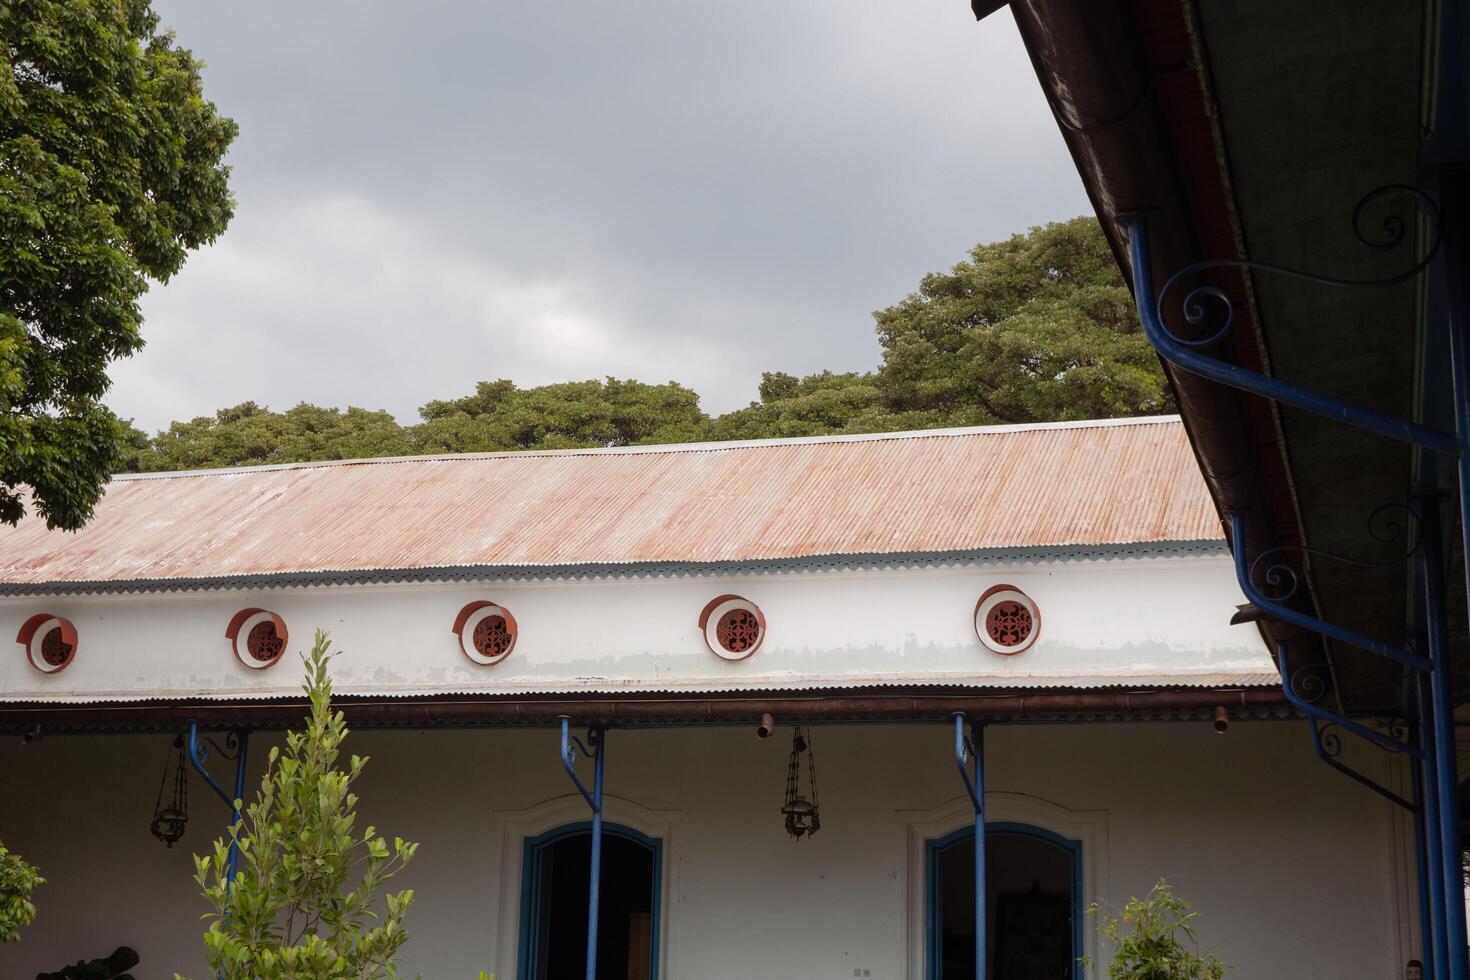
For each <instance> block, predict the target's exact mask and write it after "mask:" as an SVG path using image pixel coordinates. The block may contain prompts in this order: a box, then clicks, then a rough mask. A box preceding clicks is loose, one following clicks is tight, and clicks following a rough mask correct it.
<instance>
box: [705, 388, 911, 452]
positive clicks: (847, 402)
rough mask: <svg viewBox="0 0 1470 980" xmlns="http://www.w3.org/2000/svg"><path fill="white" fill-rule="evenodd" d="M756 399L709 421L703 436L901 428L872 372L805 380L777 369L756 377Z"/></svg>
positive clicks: (770, 435)
mask: <svg viewBox="0 0 1470 980" xmlns="http://www.w3.org/2000/svg"><path fill="white" fill-rule="evenodd" d="M760 396H761V397H760V401H757V402H751V403H750V405H749V406H747V407H745V408H740V409H736V410H735V411H733V412H727V413H725V414H724V415H721V416H719V417H718V418H715V419H713V420H711V422H710V424H709V425H708V426H707V427H706V429H705V438H707V439H715V440H719V439H771V438H778V437H785V436H821V435H830V434H832V433H838V432H883V431H889V430H893V429H897V428H902V420H901V417H899V416H895V415H893V413H891V412H889V411H888V409H887V407H886V406H885V405H884V404H883V398H882V393H881V392H880V391H879V390H878V385H877V383H876V381H875V379H874V377H873V375H872V374H856V373H852V374H833V373H832V372H831V371H823V372H821V373H820V374H809V375H807V376H806V377H804V378H797V377H793V376H792V375H790V374H786V373H784V372H781V371H767V372H766V373H765V374H763V375H761V384H760Z"/></svg>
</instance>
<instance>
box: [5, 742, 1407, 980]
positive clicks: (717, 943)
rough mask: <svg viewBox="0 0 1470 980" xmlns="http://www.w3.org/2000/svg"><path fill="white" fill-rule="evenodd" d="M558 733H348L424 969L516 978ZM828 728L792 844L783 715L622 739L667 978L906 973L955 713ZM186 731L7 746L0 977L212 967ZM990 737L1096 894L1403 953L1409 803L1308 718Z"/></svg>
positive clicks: (1282, 962) (1301, 952) (1015, 789)
mask: <svg viewBox="0 0 1470 980" xmlns="http://www.w3.org/2000/svg"><path fill="white" fill-rule="evenodd" d="M556 738H557V737H556V734H555V733H554V732H552V731H551V730H549V729H542V730H528V731H437V732H426V733H420V732H392V733H388V732H384V733H373V732H360V733H354V734H353V735H352V736H351V738H350V740H349V747H350V748H351V749H352V750H353V751H356V752H360V753H366V754H369V755H371V757H372V761H371V762H370V764H369V767H368V771H367V774H366V776H365V777H364V778H363V780H362V781H361V783H360V784H359V786H360V790H361V793H362V797H363V803H362V805H361V813H362V818H363V820H364V821H369V822H372V823H374V824H376V825H377V826H378V827H379V828H380V829H381V830H382V831H383V832H385V833H387V834H389V835H393V834H400V835H403V836H405V837H407V838H409V839H412V840H418V841H421V842H422V847H421V849H420V852H419V857H418V859H417V860H416V861H415V863H414V864H413V865H412V866H411V867H410V869H409V871H408V872H407V874H406V875H405V876H404V878H403V883H404V884H406V885H411V886H412V887H414V888H415V889H416V890H417V892H418V901H417V903H416V905H415V907H414V910H413V913H412V915H411V917H410V920H409V930H410V933H411V935H412V938H411V940H410V942H409V944H408V946H407V953H406V955H405V956H404V958H403V965H404V966H405V967H406V975H409V976H412V975H413V973H414V972H415V971H422V972H423V974H424V975H425V977H427V978H430V980H441V978H442V980H452V978H473V977H474V976H476V973H477V971H478V970H480V969H494V970H498V971H499V972H500V977H501V980H510V978H512V977H513V976H514V972H513V970H512V969H511V964H509V963H508V962H506V961H505V960H504V959H503V957H505V956H508V955H509V950H508V944H507V943H505V942H503V941H502V940H501V939H500V937H499V935H498V931H497V930H498V925H497V916H496V908H497V905H496V896H497V894H499V893H501V892H503V893H505V894H506V895H509V896H512V898H513V896H514V888H515V884H514V883H513V882H507V881H503V880H498V879H499V876H500V875H501V868H502V867H503V865H504V861H503V857H504V855H503V854H502V853H501V850H502V845H501V842H500V835H498V834H497V833H495V832H494V828H496V827H499V826H503V825H504V822H505V817H506V814H508V813H509V812H511V811H525V810H527V809H531V808H535V807H537V806H538V805H539V804H543V803H545V802H546V801H548V800H553V799H555V798H557V797H562V796H565V795H566V794H567V792H568V790H569V785H568V783H567V781H566V778H565V776H564V775H563V773H562V772H561V770H560V768H559V767H558V764H557V758H556ZM264 741H265V740H264V739H258V740H257V744H256V745H255V746H253V748H254V749H255V755H254V758H255V759H256V760H257V761H259V760H262V759H263V757H264V754H265V753H264V748H265V745H264V744H263V743H264ZM814 743H815V751H816V759H817V771H818V778H819V780H820V788H821V802H822V817H823V827H822V831H821V833H820V834H818V835H817V836H816V837H815V838H813V839H811V840H809V841H801V842H795V841H791V840H789V839H788V838H787V837H786V836H785V834H784V832H783V830H782V827H781V820H780V814H779V812H778V808H779V805H780V799H781V795H782V791H783V787H784V779H785V761H786V755H787V753H788V751H789V748H790V730H789V729H787V728H782V729H779V730H778V735H777V737H775V738H772V739H770V740H768V741H759V740H757V739H756V738H755V737H754V735H753V733H752V732H751V731H749V730H747V729H744V728H740V729H736V728H703V729H677V730H675V729H660V730H642V731H631V732H624V731H614V732H612V733H611V735H610V737H609V747H608V763H607V765H608V769H607V790H608V793H609V794H610V795H615V796H617V797H619V798H621V799H623V800H627V801H630V805H631V806H632V807H635V808H646V809H648V810H652V811H658V812H659V813H660V815H661V816H660V819H664V820H671V821H673V824H674V825H676V826H677V845H676V851H677V855H676V857H675V862H676V864H675V866H674V867H673V868H671V879H670V889H671V892H670V893H667V894H666V895H665V904H664V908H665V910H666V914H667V915H668V916H669V917H670V918H669V919H667V920H666V922H665V928H666V930H667V937H668V940H669V944H670V945H669V949H668V954H667V959H666V960H665V961H664V964H663V972H662V974H661V975H662V976H663V977H665V978H689V980H694V978H697V980H723V978H769V980H788V978H847V977H851V976H853V975H854V974H853V971H854V970H855V969H857V970H871V971H872V976H873V977H874V978H880V980H882V978H887V980H899V978H905V977H907V976H908V975H909V974H908V972H907V970H908V966H907V953H906V951H907V945H906V943H907V936H906V932H905V930H906V923H907V921H908V914H907V910H906V908H905V894H906V882H905V880H904V879H905V873H906V859H905V842H904V834H905V823H904V820H905V817H904V815H905V814H906V813H910V812H912V811H934V810H938V809H942V808H944V807H946V806H948V805H950V804H952V803H953V802H954V801H955V800H956V798H957V797H958V796H959V795H960V792H961V790H960V786H959V783H958V776H957V774H956V773H955V769H954V761H953V755H952V752H953V734H952V730H951V729H950V728H949V727H948V726H944V725H927V726H921V725H896V724H895V725H867V726H826V727H820V728H818V729H817V730H816V733H815V738H814ZM167 746H168V738H167V737H165V736H161V735H158V736H147V737H140V736H50V737H47V738H44V739H42V740H41V741H40V742H37V743H35V744H31V745H23V744H21V743H20V742H19V741H18V740H13V739H12V740H6V741H5V742H4V743H0V787H3V791H0V839H3V840H4V841H5V843H6V844H7V845H9V846H12V847H13V848H14V849H16V850H17V851H19V852H21V853H23V854H25V855H26V856H27V857H29V858H31V859H32V860H34V861H35V862H36V863H37V864H38V865H39V866H40V868H41V869H42V871H43V872H44V873H45V874H46V876H47V877H48V878H49V879H50V882H49V883H48V884H47V885H45V886H44V887H43V888H42V889H41V890H40V891H39V892H38V894H37V896H36V898H37V905H38V906H39V909H40V918H39V920H38V922H37V923H36V925H35V926H33V927H32V929H31V930H30V931H29V933H28V935H27V936H26V938H25V939H24V940H23V941H22V942H21V943H20V944H19V945H17V946H13V947H3V948H0V977H4V978H7V980H10V978H29V977H31V976H33V975H34V974H35V972H36V971H38V970H40V969H43V968H49V969H55V968H57V967H59V966H61V965H62V964H63V963H65V962H67V961H71V960H75V959H77V958H79V957H82V956H95V955H100V954H103V953H106V952H108V951H110V950H111V949H112V948H113V946H115V945H117V944H119V943H128V944H132V945H134V946H135V947H136V948H137V949H138V950H139V952H140V953H141V954H142V956H143V963H142V966H141V968H140V970H139V971H138V972H137V976H139V977H140V978H141V980H157V978H166V977H169V976H171V975H172V972H173V971H175V970H179V971H182V972H184V973H185V974H186V975H189V976H192V977H194V978H195V980H203V978H204V977H205V976H206V974H205V971H204V970H203V968H202V958H201V956H200V953H199V950H200V944H199V932H200V929H201V925H200V923H199V921H198V915H199V914H200V913H201V912H202V911H203V904H202V903H201V901H200V900H199V899H198V898H197V896H196V895H195V890H194V886H193V883H192V882H191V881H190V874H191V867H190V860H189V852H190V851H191V850H203V849H204V848H205V847H206V846H207V842H208V839H209V838H210V836H211V834H212V832H214V831H215V830H216V828H217V826H218V825H219V824H220V823H221V822H222V819H223V817H224V810H223V807H222V806H221V805H220V804H218V802H217V801H215V800H214V799H213V798H211V797H210V796H209V795H208V794H207V791H206V790H205V788H204V787H203V786H202V785H201V784H200V783H199V781H198V780H197V779H196V780H194V782H193V784H192V786H191V816H192V821H191V825H190V828H189V833H188V835H187V836H186V837H185V838H184V841H183V842H182V843H181V844H180V845H179V846H178V847H176V848H175V849H174V850H172V851H168V850H165V849H164V847H163V846H162V845H161V844H159V843H157V842H156V841H155V840H153V839H152V838H151V837H150V836H149V835H148V822H149V817H150V814H151V810H152V806H153V800H154V794H155V791H156V788H157V784H158V777H159V774H160V771H161V769H162V766H163V764H164V756H165V753H166V750H167ZM987 755H988V771H989V785H990V789H991V790H993V791H995V792H996V793H1002V794H1006V795H1007V796H1008V797H1015V798H1019V797H1021V796H1024V797H1032V798H1036V799H1038V800H1040V801H1043V802H1042V803H1041V804H1039V806H1040V807H1041V809H1046V808H1048V807H1062V808H1066V809H1069V810H1074V811H1088V812H1090V813H1093V814H1097V813H1101V814H1102V815H1103V816H1104V818H1105V828H1106V829H1105V833H1104V834H1103V835H1102V846H1103V847H1105V868H1104V870H1105V874H1104V875H1103V876H1102V877H1105V878H1106V880H1107V882H1108V886H1107V887H1108V891H1107V893H1106V894H1103V895H1101V896H1096V897H1101V898H1102V899H1104V900H1105V901H1109V902H1113V903H1121V902H1122V901H1124V900H1126V898H1127V897H1128V896H1129V895H1132V894H1140V893H1142V892H1144V891H1146V890H1147V889H1148V888H1149V886H1150V884H1151V883H1152V882H1153V881H1154V880H1155V879H1156V878H1158V877H1159V876H1161V875H1167V876H1168V877H1169V878H1170V880H1171V881H1172V882H1173V883H1174V885H1175V887H1176V888H1177V889H1178V891H1179V892H1180V893H1181V894H1182V895H1184V896H1186V897H1188V898H1189V899H1191V900H1192V901H1193V902H1194V903H1195V905H1196V908H1197V909H1198V910H1199V911H1200V912H1201V913H1203V915H1204V918H1203V919H1202V920H1201V921H1200V935H1201V938H1202V939H1203V941H1204V944H1205V945H1206V946H1207V947H1209V948H1211V949H1213V950H1215V951H1216V952H1217V953H1218V954H1219V955H1221V956H1222V957H1223V958H1224V959H1225V960H1226V961H1227V962H1228V963H1229V964H1230V966H1231V967H1232V968H1233V969H1232V976H1236V977H1242V978H1247V977H1248V978H1252V980H1273V978H1280V980H1288V978H1289V980H1302V978H1312V977H1322V978H1329V977H1330V978H1343V977H1353V978H1383V980H1390V978H1397V977H1399V976H1400V975H1401V964H1402V961H1403V958H1404V957H1405V956H1406V955H1408V953H1407V951H1401V950H1400V949H1398V948H1397V945H1396V943H1397V940H1396V930H1395V926H1394V921H1395V918H1396V915H1397V911H1396V910H1395V908H1394V907H1393V904H1392V901H1391V897H1390V896H1391V895H1392V885H1391V879H1392V877H1393V873H1394V870H1395V869H1394V866H1393V865H1394V862H1395V860H1396V859H1395V857H1394V853H1395V852H1394V850H1393V847H1392V844H1391V840H1392V834H1391V831H1390V817H1389V814H1388V806H1387V804H1385V803H1383V802H1381V801H1380V800H1379V799H1378V798H1377V797H1375V796H1373V795H1371V794H1369V793H1367V792H1366V791H1364V790H1362V789H1360V788H1359V787H1357V786H1356V785H1354V784H1352V783H1350V782H1349V781H1348V780H1346V779H1344V778H1343V777H1341V776H1339V775H1337V774H1336V773H1334V772H1332V771H1330V770H1329V769H1327V768H1326V767H1325V766H1323V765H1321V764H1320V763H1319V762H1317V761H1316V760H1315V759H1314V758H1313V756H1312V754H1311V750H1310V747H1309V744H1308V740H1307V736H1306V732H1305V730H1304V727H1303V725H1302V724H1301V723H1294V722H1254V723H1252V722H1237V723H1236V724H1235V725H1234V726H1233V728H1232V730H1231V731H1230V733H1229V734H1228V735H1225V736H1223V737H1222V736H1217V735H1215V734H1214V733H1213V732H1212V731H1211V729H1210V726H1209V725H1208V724H1206V723H1159V724H1127V725H1124V724H1110V725H1081V724H1079V725H1057V726H1032V727H1019V726H1018V727H996V728H992V729H991V731H990V732H989V734H988V737H987ZM1355 761H1356V762H1357V763H1358V764H1360V765H1364V766H1368V767H1370V768H1372V767H1373V766H1375V765H1379V764H1380V763H1378V762H1377V757H1375V756H1372V755H1366V756H1364V757H1363V758H1359V759H1356V760H1355ZM951 812H952V813H956V814H958V813H960V812H962V811H961V810H960V809H953V808H952V810H951ZM1091 897H1094V896H1089V898H1091ZM1096 975H1097V974H1096V973H1093V974H1092V976H1096Z"/></svg>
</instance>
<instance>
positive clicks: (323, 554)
mask: <svg viewBox="0 0 1470 980" xmlns="http://www.w3.org/2000/svg"><path fill="white" fill-rule="evenodd" d="M1219 537H1220V528H1219V524H1218V520H1217V518H1216V514H1215V509H1214V506H1213V505H1212V503H1211V501H1210V498H1209V496H1208V494H1207V493H1206V490H1205V486H1204V483H1203V481H1202V479H1201V478H1200V475H1199V472H1198V470H1197V469H1196V464H1195V460H1194V456H1193V455H1192V453H1191V452H1190V447H1189V444H1188V441H1187V439H1186V438H1185V434H1184V430H1183V427H1182V426H1181V424H1180V423H1179V421H1178V419H1177V418H1175V417H1172V416H1171V417H1161V418H1151V419H1131V420H1110V421H1104V422H1082V423H1057V424H1048V425H1035V426H992V427H987V428H975V429H941V430H929V431H922V432H908V433H890V434H883V435H872V436H832V437H816V438H808V439H774V440H763V441H757V442H742V443H701V444H693V445H681V446H641V447H631V448H623V449H585V450H565V451H560V452H521V453H486V454H472V455H460V456H419V457H408V458H395V459H372V460H359V461H348V462H331V463H302V464H293V465H286V466H268V467H252V468H244V469H221V470H202V471H196V472H191V473H167V474H148V475H141V476H123V477H117V478H115V479H114V481H113V482H112V484H111V486H110V487H109V488H108V491H107V494H106V496H105V497H104V498H103V500H102V502H101V503H100V504H99V505H98V507H97V512H96V516H95V517H94V518H93V520H92V521H91V523H89V524H88V525H87V526H86V527H85V528H83V529H82V530H81V531H78V532H75V533H70V532H63V531H48V530H47V529H46V527H45V523H44V522H43V521H41V520H39V519H37V518H35V517H29V518H27V519H26V520H24V521H23V522H22V523H21V524H20V526H19V527H16V528H8V527H0V585H39V584H48V583H77V582H129V581H149V580H199V579H211V578H220V577H234V576H255V575H258V576H271V575H282V574H290V573H307V572H327V571H332V572H355V571H373V570H412V569H421V568H446V567H473V568H494V567H504V566H538V567H554V566H568V565H606V564H627V563H644V562H649V563H652V562H661V563H676V564H677V563H706V562H746V561H760V560H770V559H798V558H808V557H818V556H841V555H858V554H861V555H880V556H881V555H906V554H919V553H934V552H965V551H986V550H992V549H997V548H1043V549H1044V548H1075V547H1089V546H1110V545H1125V544H1140V543H1149V542H1180V541H1203V540H1212V541H1213V540H1217V539H1218V538H1219Z"/></svg>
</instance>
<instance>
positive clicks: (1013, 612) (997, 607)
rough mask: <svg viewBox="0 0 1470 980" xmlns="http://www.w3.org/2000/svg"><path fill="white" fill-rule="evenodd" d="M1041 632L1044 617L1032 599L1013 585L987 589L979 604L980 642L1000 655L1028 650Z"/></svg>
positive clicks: (977, 615) (978, 626)
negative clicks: (1042, 617)
mask: <svg viewBox="0 0 1470 980" xmlns="http://www.w3.org/2000/svg"><path fill="white" fill-rule="evenodd" d="M1040 630H1041V614H1040V613H1039V612H1038V611H1037V608H1036V603H1035V602H1033V601H1031V597H1030V596H1028V595H1026V594H1025V593H1024V592H1022V591H1021V590H1020V589H1017V588H1016V587H1015V586H1012V585H997V586H993V587H991V588H989V589H986V590H985V594H984V595H982V596H981V597H980V601H979V602H978V603H976V604H975V633H976V634H977V635H978V636H979V637H980V642H981V643H983V644H984V645H985V646H986V647H987V648H988V649H990V650H993V651H994V652H996V653H1002V654H1006V655H1007V656H1010V655H1012V654H1017V653H1020V652H1021V651H1023V650H1027V649H1029V648H1030V647H1031V645H1032V644H1033V643H1035V642H1036V636H1037V634H1038V633H1039V632H1040Z"/></svg>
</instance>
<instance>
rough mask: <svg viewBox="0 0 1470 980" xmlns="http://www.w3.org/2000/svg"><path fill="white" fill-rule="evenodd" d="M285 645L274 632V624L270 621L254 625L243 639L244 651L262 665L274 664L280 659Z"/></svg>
mask: <svg viewBox="0 0 1470 980" xmlns="http://www.w3.org/2000/svg"><path fill="white" fill-rule="evenodd" d="M285 648H286V644H285V642H284V641H283V640H282V639H281V637H280V634H279V633H277V632H276V624H275V623H272V622H271V621H270V620H266V621H265V622H263V623H256V624H255V625H254V626H253V627H251V629H250V635H249V636H248V637H246V639H245V651H246V652H247V653H249V654H250V656H251V657H252V658H254V659H255V660H258V661H261V662H262V663H270V664H273V663H275V662H276V661H277V660H278V659H280V656H281V653H282V652H283V651H284V650H285Z"/></svg>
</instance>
